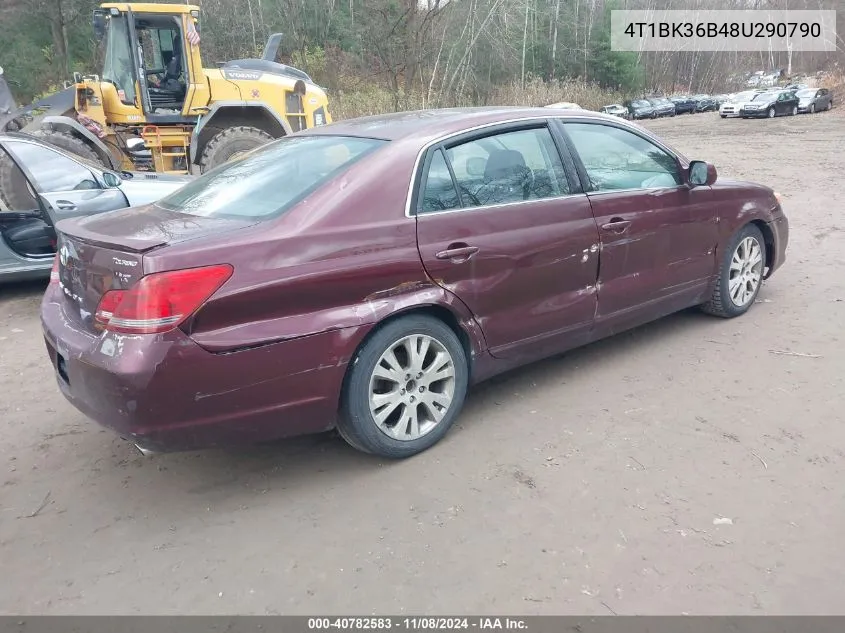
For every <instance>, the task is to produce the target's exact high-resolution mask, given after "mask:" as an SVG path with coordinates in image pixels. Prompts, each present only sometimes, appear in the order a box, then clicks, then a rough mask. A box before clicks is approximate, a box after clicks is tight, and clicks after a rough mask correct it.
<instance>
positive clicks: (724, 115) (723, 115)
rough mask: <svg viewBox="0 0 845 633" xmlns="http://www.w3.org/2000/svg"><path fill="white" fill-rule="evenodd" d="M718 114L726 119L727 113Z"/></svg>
mask: <svg viewBox="0 0 845 633" xmlns="http://www.w3.org/2000/svg"><path fill="white" fill-rule="evenodd" d="M719 116H720V117H722V118H723V119H727V118H728V115H727V114H720V115H719Z"/></svg>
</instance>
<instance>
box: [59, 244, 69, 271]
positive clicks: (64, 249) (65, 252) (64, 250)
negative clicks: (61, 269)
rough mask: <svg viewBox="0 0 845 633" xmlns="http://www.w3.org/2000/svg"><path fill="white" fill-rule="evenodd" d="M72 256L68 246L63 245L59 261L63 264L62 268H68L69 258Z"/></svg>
mask: <svg viewBox="0 0 845 633" xmlns="http://www.w3.org/2000/svg"><path fill="white" fill-rule="evenodd" d="M69 256H70V253H69V252H68V247H67V244H62V247H61V248H60V249H59V261H60V262H61V263H62V266H67V258H68V257H69Z"/></svg>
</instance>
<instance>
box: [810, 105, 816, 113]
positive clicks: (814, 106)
mask: <svg viewBox="0 0 845 633" xmlns="http://www.w3.org/2000/svg"><path fill="white" fill-rule="evenodd" d="M815 113H816V104H815V103H811V104H810V114H815Z"/></svg>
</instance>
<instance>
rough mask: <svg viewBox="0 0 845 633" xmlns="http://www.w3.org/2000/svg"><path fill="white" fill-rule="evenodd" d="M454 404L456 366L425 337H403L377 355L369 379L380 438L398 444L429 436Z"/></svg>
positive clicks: (439, 346) (440, 347)
mask: <svg viewBox="0 0 845 633" xmlns="http://www.w3.org/2000/svg"><path fill="white" fill-rule="evenodd" d="M454 398H455V361H454V359H453V358H452V355H451V354H450V353H449V351H448V350H447V349H446V347H445V346H444V345H443V344H442V343H441V342H440V341H438V340H437V339H435V338H433V337H431V336H428V335H425V334H413V335H410V336H406V337H403V338H401V339H399V340H398V341H396V342H395V343H393V344H392V345H390V346H389V347H388V348H387V350H386V351H385V352H384V353H383V354H382V355H381V357H380V358H379V360H378V362H377V363H376V365H375V368H374V369H373V373H372V376H371V378H370V393H369V404H370V413H371V414H372V416H373V421H374V422H375V423H376V426H377V427H378V428H379V430H381V431H382V432H383V433H384V434H385V435H387V436H389V437H391V438H393V439H396V440H401V441H410V440H416V439H418V438H420V437H423V436H424V435H426V434H428V433H430V432H431V431H432V430H434V428H435V427H436V426H437V425H438V424H439V423H440V422H441V421H442V420H443V418H444V417H445V416H446V413H447V412H448V411H449V408H450V407H451V405H452V402H453V400H454Z"/></svg>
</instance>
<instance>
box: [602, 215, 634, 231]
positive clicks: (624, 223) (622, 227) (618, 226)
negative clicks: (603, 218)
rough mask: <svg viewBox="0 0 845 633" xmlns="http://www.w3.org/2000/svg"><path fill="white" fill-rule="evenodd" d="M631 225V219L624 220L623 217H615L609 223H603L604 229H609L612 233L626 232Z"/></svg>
mask: <svg viewBox="0 0 845 633" xmlns="http://www.w3.org/2000/svg"><path fill="white" fill-rule="evenodd" d="M629 226H631V221H630V220H623V219H622V218H613V219H611V220H610V222H608V223H607V224H602V225H601V230H602V231H609V232H611V233H624V232H625V231H627V230H628V227H629Z"/></svg>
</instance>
